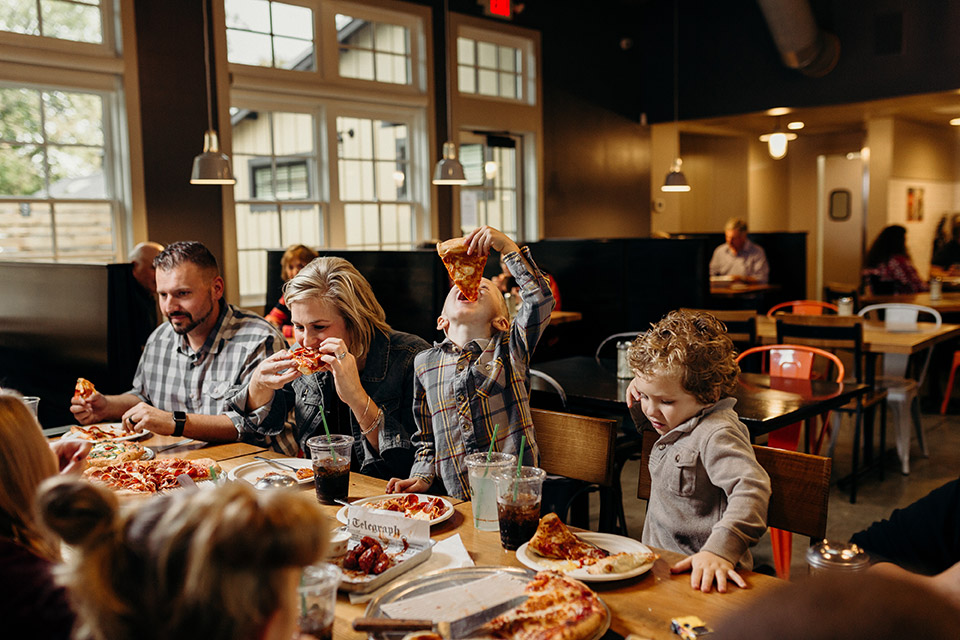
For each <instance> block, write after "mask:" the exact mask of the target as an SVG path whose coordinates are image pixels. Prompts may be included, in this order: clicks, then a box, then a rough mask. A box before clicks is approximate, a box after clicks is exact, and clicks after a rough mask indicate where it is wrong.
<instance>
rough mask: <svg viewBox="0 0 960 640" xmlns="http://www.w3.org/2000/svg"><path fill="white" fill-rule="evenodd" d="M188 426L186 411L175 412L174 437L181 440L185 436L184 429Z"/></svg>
mask: <svg viewBox="0 0 960 640" xmlns="http://www.w3.org/2000/svg"><path fill="white" fill-rule="evenodd" d="M186 424H187V413H186V412H185V411H174V412H173V437H174V438H179V437H180V436H182V435H183V427H184V425H186Z"/></svg>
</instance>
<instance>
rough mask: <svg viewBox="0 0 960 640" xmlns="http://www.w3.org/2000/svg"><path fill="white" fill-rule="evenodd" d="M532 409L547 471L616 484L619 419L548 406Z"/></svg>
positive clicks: (597, 482) (608, 484)
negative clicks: (614, 453) (614, 456)
mask: <svg viewBox="0 0 960 640" xmlns="http://www.w3.org/2000/svg"><path fill="white" fill-rule="evenodd" d="M530 413H531V414H532V416H533V429H534V431H535V432H536V435H537V446H538V447H539V448H540V467H541V468H542V469H543V470H544V471H546V472H547V473H551V474H555V475H559V476H564V477H567V478H573V479H574V480H582V481H584V482H589V483H591V484H598V485H600V486H605V487H608V486H610V485H611V484H612V482H613V466H614V464H613V447H614V443H615V441H616V438H617V422H616V420H609V419H607V418H592V417H589V416H580V415H576V414H573V413H562V412H560V411H546V410H544V409H531V410H530Z"/></svg>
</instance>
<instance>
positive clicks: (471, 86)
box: [457, 65, 477, 93]
mask: <svg viewBox="0 0 960 640" xmlns="http://www.w3.org/2000/svg"><path fill="white" fill-rule="evenodd" d="M457 78H458V84H457V88H458V89H459V90H460V92H461V93H476V92H477V82H476V78H475V77H474V69H473V67H465V66H463V65H461V66H459V67H457Z"/></svg>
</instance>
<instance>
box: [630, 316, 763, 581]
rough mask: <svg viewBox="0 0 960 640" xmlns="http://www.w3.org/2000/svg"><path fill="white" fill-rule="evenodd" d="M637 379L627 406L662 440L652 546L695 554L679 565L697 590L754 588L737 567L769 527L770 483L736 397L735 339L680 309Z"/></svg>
mask: <svg viewBox="0 0 960 640" xmlns="http://www.w3.org/2000/svg"><path fill="white" fill-rule="evenodd" d="M630 367H631V368H632V369H633V372H634V374H635V377H634V379H633V380H632V381H631V382H630V386H629V387H628V389H627V404H628V405H630V406H633V405H634V404H635V403H637V402H639V403H640V408H641V410H642V411H643V413H644V415H645V416H646V417H647V419H648V420H649V421H650V425H651V426H652V427H653V428H654V429H655V430H656V432H657V433H658V434H660V438H659V439H658V440H657V441H656V443H655V444H654V447H653V451H652V452H651V454H650V463H649V467H650V477H651V481H652V487H651V490H650V501H649V502H648V503H647V514H646V517H645V519H644V523H643V536H642V540H643V542H644V543H646V544H650V545H653V546H655V547H660V548H661V549H668V550H670V551H677V552H680V553H684V554H687V557H686V558H684V559H683V560H681V561H680V562H678V563H677V564H675V565H674V566H673V567H672V571H673V572H674V573H679V572H682V571H688V570H689V571H691V576H690V585H691V586H692V587H693V588H694V589H700V590H701V591H704V592H708V591H710V589H711V587H712V585H713V583H714V581H716V584H717V591H721V592H723V591H726V589H727V580H728V579H730V580H732V581H733V582H735V583H736V584H738V585H739V586H741V587H746V583H745V582H744V580H743V578H742V577H741V576H740V575H739V574H738V573H737V572H736V570H735V569H736V567H737V565H740V566H743V567H744V568H746V569H751V568H752V567H753V558H752V557H751V555H750V551H749V548H750V547H751V546H753V545H754V544H756V542H757V540H758V539H759V538H760V536H761V535H763V532H764V531H765V530H766V528H767V525H766V519H767V503H768V502H769V500H770V478H769V476H767V473H766V472H765V471H764V470H763V468H762V467H761V466H760V465H759V464H758V463H757V459H756V456H755V455H754V453H753V447H752V446H751V444H750V434H749V432H748V431H747V428H746V426H744V424H743V423H742V422H740V420H739V419H738V418H737V414H736V412H735V411H734V410H733V405H734V404H735V403H736V400H735V399H734V398H731V397H729V396H730V394H731V393H732V392H733V391H734V389H736V386H737V376H738V375H739V373H740V369H739V367H738V366H737V361H736V358H735V353H734V347H733V342H732V341H731V340H730V338H729V336H727V334H726V330H725V327H724V326H723V323H721V322H720V321H719V320H717V319H716V318H714V317H713V316H711V315H710V314H707V313H694V312H687V311H672V312H670V313H669V314H667V315H666V316H665V317H664V318H663V319H662V320H661V321H660V322H658V323H657V324H655V325H653V326H652V327H651V328H650V330H649V331H647V332H646V333H643V334H641V335H639V336H637V339H636V340H635V341H634V343H633V345H632V346H631V347H630Z"/></svg>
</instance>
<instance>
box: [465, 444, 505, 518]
mask: <svg viewBox="0 0 960 640" xmlns="http://www.w3.org/2000/svg"><path fill="white" fill-rule="evenodd" d="M464 462H466V465H467V473H468V477H469V478H470V501H471V502H472V503H473V504H472V507H473V526H475V527H476V528H477V529H479V530H480V531H496V530H497V528H498V524H497V482H496V477H497V476H499V475H502V474H504V473H507V472H509V471H511V470H514V469H516V467H517V456H515V455H513V454H512V453H500V452H499V451H494V452H492V453H490V459H489V460H487V454H486V453H471V454H470V455H468V456H467V457H466V458H465V460H464Z"/></svg>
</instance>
